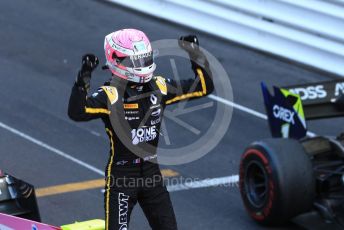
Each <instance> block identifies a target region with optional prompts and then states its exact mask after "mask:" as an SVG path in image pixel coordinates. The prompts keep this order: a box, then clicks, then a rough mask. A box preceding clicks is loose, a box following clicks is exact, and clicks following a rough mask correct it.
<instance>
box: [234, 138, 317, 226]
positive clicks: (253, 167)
mask: <svg viewBox="0 0 344 230" xmlns="http://www.w3.org/2000/svg"><path fill="white" fill-rule="evenodd" d="M239 175H240V176H239V177H240V179H239V186H240V193H241V197H242V200H243V203H244V205H245V207H246V210H247V211H248V213H249V215H250V216H251V217H252V218H253V219H254V220H255V221H256V222H258V223H260V224H263V225H282V224H284V223H286V222H287V221H289V220H290V219H291V218H293V217H295V216H297V215H299V214H301V213H304V212H307V211H309V210H311V209H312V206H313V201H314V198H315V192H316V190H315V177H314V173H313V168H312V162H311V160H310V158H309V157H308V155H307V154H306V153H305V151H304V149H303V147H302V145H301V144H300V143H299V142H298V141H296V140H292V139H267V140H263V141H259V142H254V143H253V144H251V145H250V146H249V147H248V148H247V149H246V151H245V152H244V154H243V155H242V158H241V163H240V173H239Z"/></svg>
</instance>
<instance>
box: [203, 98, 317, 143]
mask: <svg viewBox="0 0 344 230" xmlns="http://www.w3.org/2000/svg"><path fill="white" fill-rule="evenodd" d="M208 97H209V98H210V99H213V100H214V101H218V102H221V103H223V104H225V105H228V106H231V107H233V108H235V109H238V110H240V111H243V112H245V113H248V114H251V115H253V116H255V117H258V118H261V119H264V120H267V119H268V117H267V116H266V115H265V114H262V113H260V112H257V111H255V110H253V109H250V108H247V107H245V106H242V105H239V104H236V103H234V102H232V101H229V100H226V99H224V98H222V97H218V96H215V95H213V94H210V95H208ZM307 136H309V137H314V136H316V134H315V133H313V132H310V131H307Z"/></svg>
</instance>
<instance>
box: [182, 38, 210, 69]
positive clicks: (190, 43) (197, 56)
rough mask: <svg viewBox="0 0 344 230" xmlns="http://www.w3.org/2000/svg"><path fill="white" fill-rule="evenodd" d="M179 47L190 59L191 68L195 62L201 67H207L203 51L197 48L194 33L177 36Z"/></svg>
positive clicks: (197, 42)
mask: <svg viewBox="0 0 344 230" xmlns="http://www.w3.org/2000/svg"><path fill="white" fill-rule="evenodd" d="M178 44H179V46H180V48H182V49H183V50H185V51H186V52H187V53H188V54H189V57H190V59H191V61H192V65H193V68H196V66H195V64H196V65H198V66H201V67H203V68H206V69H207V68H209V63H208V60H207V58H206V56H205V55H204V53H203V52H202V51H201V49H200V48H199V41H198V38H197V36H196V35H187V36H182V37H180V38H179V41H178Z"/></svg>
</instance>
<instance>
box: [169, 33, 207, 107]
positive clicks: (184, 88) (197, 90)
mask: <svg viewBox="0 0 344 230" xmlns="http://www.w3.org/2000/svg"><path fill="white" fill-rule="evenodd" d="M179 45H180V47H181V48H183V49H184V50H185V51H187V52H188V54H189V56H190V59H191V67H192V70H193V72H194V73H195V78H193V79H188V80H181V81H180V82H176V81H175V80H172V79H166V84H167V90H168V93H167V99H166V104H167V105H170V104H173V103H177V102H179V101H182V100H192V99H196V98H199V97H203V96H206V95H208V94H211V93H212V92H213V90H214V84H213V80H212V73H211V71H210V68H209V62H208V60H207V58H206V56H205V55H204V54H203V52H202V51H201V50H200V49H199V43H198V39H197V37H196V36H193V35H190V36H186V37H181V39H180V42H179Z"/></svg>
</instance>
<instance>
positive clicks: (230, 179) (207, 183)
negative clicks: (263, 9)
mask: <svg viewBox="0 0 344 230" xmlns="http://www.w3.org/2000/svg"><path fill="white" fill-rule="evenodd" d="M208 97H209V98H210V99H212V100H215V101H218V102H221V103H223V104H225V105H228V106H231V107H233V108H235V109H238V110H240V111H242V112H245V113H248V114H251V115H253V116H255V117H258V118H261V119H264V120H267V116H266V115H265V114H262V113H260V112H257V111H255V110H253V109H250V108H247V107H245V106H242V105H239V104H236V103H234V102H232V101H229V100H226V99H224V98H221V97H218V96H215V95H209V96H208ZM0 127H2V128H4V129H6V130H8V131H10V132H12V133H14V134H16V135H18V136H20V137H22V138H24V139H26V140H28V141H30V142H32V143H35V144H37V145H39V146H41V147H42V148H45V149H47V150H49V151H51V152H53V153H55V154H57V155H59V156H61V157H64V158H66V159H68V160H70V161H72V162H74V163H76V164H78V165H80V166H82V167H84V168H87V169H89V170H91V171H93V172H95V173H97V174H99V175H101V176H104V172H103V171H102V170H100V169H97V168H95V167H94V166H92V165H90V164H88V163H86V162H83V161H81V160H79V159H77V158H75V157H72V156H71V155H69V154H67V153H64V152H62V151H60V150H58V149H56V148H54V147H52V146H50V145H48V144H46V143H44V142H42V141H39V140H37V139H35V138H33V137H31V136H29V135H27V134H25V133H22V132H21V131H19V130H17V129H14V128H12V127H10V126H8V125H5V124H4V123H2V122H0ZM307 135H308V136H310V137H312V136H316V134H315V133H312V132H307ZM238 181H239V176H238V175H233V176H227V177H219V178H213V179H206V180H202V181H193V182H187V183H183V184H177V185H170V186H167V188H168V190H169V191H170V192H176V191H182V190H189V189H195V188H205V187H213V186H219V185H226V184H234V183H237V182H238Z"/></svg>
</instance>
